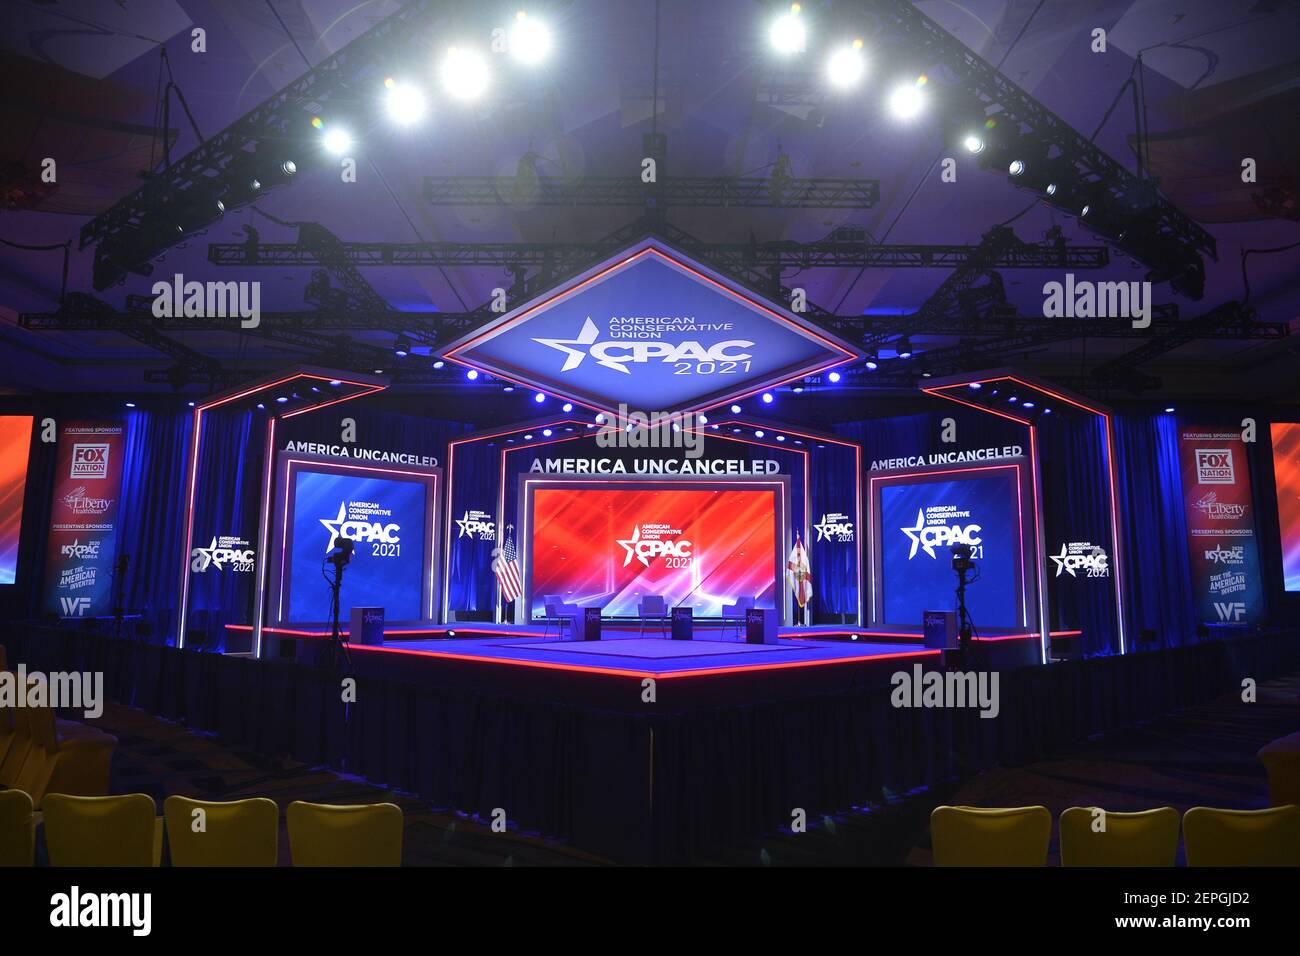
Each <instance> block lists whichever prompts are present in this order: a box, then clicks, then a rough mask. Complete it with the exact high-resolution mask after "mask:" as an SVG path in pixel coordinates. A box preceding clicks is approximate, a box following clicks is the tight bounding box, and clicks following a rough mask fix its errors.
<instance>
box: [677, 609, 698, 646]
mask: <svg viewBox="0 0 1300 956" xmlns="http://www.w3.org/2000/svg"><path fill="white" fill-rule="evenodd" d="M694 632H695V614H694V609H693V608H689V607H675V608H673V640H674V641H689V640H691V639H692V638H693V637H694Z"/></svg>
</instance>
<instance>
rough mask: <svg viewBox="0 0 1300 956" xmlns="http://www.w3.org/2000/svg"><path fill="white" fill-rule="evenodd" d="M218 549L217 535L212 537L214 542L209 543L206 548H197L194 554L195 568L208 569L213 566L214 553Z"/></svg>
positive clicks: (196, 569) (198, 569)
mask: <svg viewBox="0 0 1300 956" xmlns="http://www.w3.org/2000/svg"><path fill="white" fill-rule="evenodd" d="M216 550H217V539H216V536H215V535H214V536H213V538H212V543H211V544H209V545H208V546H207V547H206V548H195V549H194V555H193V557H194V570H195V571H206V570H207V569H208V568H209V566H211V564H212V553H213V552H214V551H216Z"/></svg>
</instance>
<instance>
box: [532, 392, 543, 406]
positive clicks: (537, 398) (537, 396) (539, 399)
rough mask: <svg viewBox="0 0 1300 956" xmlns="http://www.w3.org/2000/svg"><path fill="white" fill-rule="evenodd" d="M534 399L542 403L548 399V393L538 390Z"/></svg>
mask: <svg viewBox="0 0 1300 956" xmlns="http://www.w3.org/2000/svg"><path fill="white" fill-rule="evenodd" d="M533 401H535V402H536V403H537V404H538V405H540V404H542V402H544V401H546V393H545V392H538V393H537V394H536V395H534V396H533Z"/></svg>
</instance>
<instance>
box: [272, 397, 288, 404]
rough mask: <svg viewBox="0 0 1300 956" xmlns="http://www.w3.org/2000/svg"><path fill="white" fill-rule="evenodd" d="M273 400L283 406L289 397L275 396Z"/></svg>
mask: <svg viewBox="0 0 1300 956" xmlns="http://www.w3.org/2000/svg"><path fill="white" fill-rule="evenodd" d="M275 400H276V401H277V402H279V403H280V404H281V405H283V404H284V403H285V402H287V401H288V400H289V397H288V396H287V395H278V396H276V399H275Z"/></svg>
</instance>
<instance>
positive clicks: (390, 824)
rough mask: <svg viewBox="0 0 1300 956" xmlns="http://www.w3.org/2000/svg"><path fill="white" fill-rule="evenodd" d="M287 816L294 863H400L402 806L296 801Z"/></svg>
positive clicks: (304, 864) (301, 864) (314, 864)
mask: <svg viewBox="0 0 1300 956" xmlns="http://www.w3.org/2000/svg"><path fill="white" fill-rule="evenodd" d="M285 816H286V817H287V818H288V823H289V851H290V853H291V854H292V855H293V865H294V866H401V865H402V808H401V807H399V806H397V805H396V804H392V803H374V804H360V805H331V804H323V803H305V802H303V801H301V800H295V801H294V802H293V803H291V804H289V809H288V811H287V812H286V814H285Z"/></svg>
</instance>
